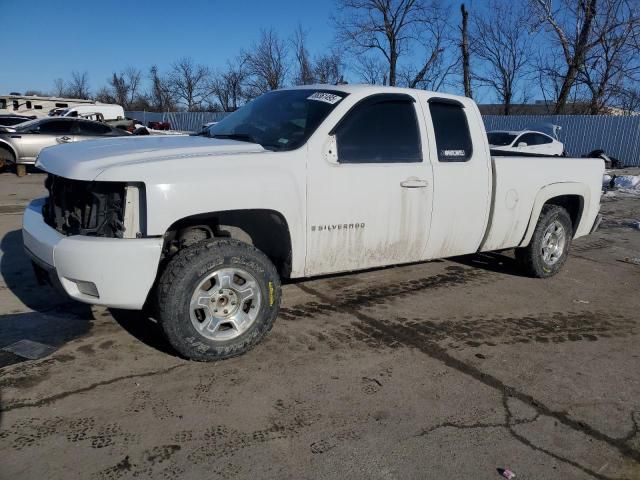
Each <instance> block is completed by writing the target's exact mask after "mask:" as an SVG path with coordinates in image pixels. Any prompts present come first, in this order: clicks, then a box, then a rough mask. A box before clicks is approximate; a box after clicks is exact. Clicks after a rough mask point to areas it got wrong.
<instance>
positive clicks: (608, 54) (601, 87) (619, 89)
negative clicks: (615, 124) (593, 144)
mask: <svg viewBox="0 0 640 480" xmlns="http://www.w3.org/2000/svg"><path fill="white" fill-rule="evenodd" d="M593 28H594V34H595V38H597V40H598V42H597V44H596V45H595V46H594V47H593V48H592V49H591V50H590V51H589V54H588V55H587V57H586V58H585V62H584V65H583V66H582V67H581V68H580V70H579V75H578V80H579V81H580V82H581V83H582V84H584V85H585V87H586V88H587V90H588V92H589V97H590V100H589V113H590V114H591V115H596V114H598V113H601V112H602V111H603V110H604V109H605V106H606V105H607V104H608V103H612V102H613V101H614V99H616V100H617V99H621V98H623V97H628V94H627V90H628V87H627V85H630V84H636V83H637V82H638V80H640V78H639V77H640V75H639V74H640V59H639V58H638V54H639V53H640V50H639V49H638V48H637V46H636V45H635V41H634V36H635V35H638V33H640V16H639V11H638V8H637V6H633V5H631V3H630V2H628V1H627V0H605V1H604V2H603V4H602V5H601V7H600V11H599V12H598V14H597V15H596V18H595V19H594V27H593Z"/></svg>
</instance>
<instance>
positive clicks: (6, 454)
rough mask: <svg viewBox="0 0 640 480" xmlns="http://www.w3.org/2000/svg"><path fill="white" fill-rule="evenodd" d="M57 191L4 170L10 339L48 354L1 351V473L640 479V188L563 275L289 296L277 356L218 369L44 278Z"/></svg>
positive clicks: (362, 282)
mask: <svg viewBox="0 0 640 480" xmlns="http://www.w3.org/2000/svg"><path fill="white" fill-rule="evenodd" d="M637 173H638V171H637V169H636V172H635V174H637ZM43 180H44V176H43V175H42V174H38V173H33V174H31V175H28V176H26V177H23V178H20V179H18V178H17V177H15V176H14V175H12V174H10V173H3V174H0V239H1V243H0V248H1V257H0V269H1V273H2V278H1V279H0V309H1V310H0V348H4V347H8V346H11V345H14V344H15V343H16V342H19V341H21V340H31V341H35V342H39V343H42V344H45V345H47V346H49V347H51V348H50V352H51V353H50V354H49V355H46V356H44V357H43V358H40V359H38V360H26V359H25V358H24V357H21V356H19V355H16V354H14V353H10V352H8V351H3V350H0V365H1V366H2V368H0V395H1V398H0V402H1V403H0V450H1V451H2V452H3V454H2V455H1V456H0V478H3V479H4V478H7V479H18V478H83V479H89V478H95V479H118V478H133V477H135V478H153V479H173V478H176V479H177V478H181V479H182V478H194V479H195V478H198V479H199V478H273V479H276V478H278V479H281V478H335V479H341V478H351V479H360V478H362V479H372V478H380V479H395V478H397V479H404V478H435V477H437V478H497V477H498V469H501V468H509V469H510V470H512V471H514V472H515V473H516V475H517V478H518V479H520V478H522V479H542V478H554V479H556V478H557V479H574V478H575V479H583V478H599V479H614V478H615V479H622V478H628V479H632V478H640V431H639V428H638V425H639V424H640V349H639V348H638V345H639V343H638V333H639V332H640V295H639V286H640V265H638V264H636V263H634V259H637V258H639V257H640V230H639V229H638V228H637V227H635V226H634V223H633V222H634V221H637V220H640V197H637V196H636V197H634V196H630V195H629V196H627V195H623V194H619V195H612V196H608V197H606V198H605V202H604V204H603V207H602V212H603V213H604V214H605V221H604V223H603V226H602V228H601V229H600V230H599V231H598V232H597V233H596V234H594V235H591V236H589V237H585V238H581V239H578V240H576V242H575V243H574V247H573V250H572V253H571V255H570V258H569V261H568V262H567V265H566V266H565V268H564V269H563V271H562V272H561V273H560V274H559V275H557V276H555V277H553V278H551V279H548V280H539V279H531V278H526V277H523V276H521V275H520V274H519V272H518V270H517V269H516V268H515V266H514V262H513V260H512V259H511V257H510V256H509V252H505V254H486V255H475V256H469V257H461V258H453V259H449V260H445V261H434V262H429V263H419V264H412V265H407V266H401V267H395V268H387V269H379V270H372V271H367V272H364V273H358V274H350V275H339V276H330V277H324V278H319V279H313V280H308V281H300V282H293V283H289V284H287V285H285V287H284V302H283V308H282V311H281V314H280V316H279V318H278V321H277V322H276V324H275V326H274V328H273V330H272V332H271V333H270V334H269V336H268V337H267V339H266V340H265V341H264V342H263V343H261V344H260V345H258V346H257V347H256V348H255V349H254V350H252V351H251V352H249V353H248V354H246V355H244V356H241V357H238V358H235V359H231V360H227V361H223V362H218V363H210V364H203V363H195V362H189V361H185V360H182V359H181V358H179V357H177V356H176V355H175V354H174V353H173V352H172V351H171V349H170V347H169V346H168V345H167V343H166V342H165V341H164V339H163V338H162V336H161V335H160V333H159V331H158V328H157V326H156V325H155V324H154V323H153V321H152V320H151V319H147V318H144V317H143V316H142V315H141V314H138V313H137V312H126V311H113V310H108V309H105V308H101V307H89V306H86V305H83V304H79V303H74V302H70V301H68V300H65V299H64V298H62V297H60V296H58V295H57V294H55V293H54V292H53V291H52V290H51V289H50V288H49V287H46V286H39V285H38V284H37V283H36V279H35V277H34V275H33V273H32V271H31V266H30V263H29V261H28V259H27V257H26V256H25V255H24V253H23V251H22V240H21V233H20V222H21V212H22V210H23V208H24V204H25V203H26V202H27V201H28V199H30V198H34V197H36V196H39V195H41V194H42V193H43V192H44V188H43V187H42V182H43Z"/></svg>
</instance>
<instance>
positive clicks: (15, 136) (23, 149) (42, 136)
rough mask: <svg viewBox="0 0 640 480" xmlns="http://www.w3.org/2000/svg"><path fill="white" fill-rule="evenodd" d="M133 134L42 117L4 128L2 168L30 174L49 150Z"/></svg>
mask: <svg viewBox="0 0 640 480" xmlns="http://www.w3.org/2000/svg"><path fill="white" fill-rule="evenodd" d="M122 135H129V133H128V132H125V131H124V130H121V129H119V128H114V127H110V126H109V125H105V124H103V123H99V122H92V121H90V120H82V119H79V118H60V117H53V118H39V119H36V120H31V121H29V122H24V123H21V124H19V125H16V126H14V127H10V128H9V127H6V128H3V129H0V167H1V166H5V165H8V164H15V166H16V171H17V173H18V176H19V177H21V176H24V175H26V173H27V165H33V164H34V163H35V161H36V157H37V156H38V154H39V153H40V151H41V150H42V149H43V148H45V147H50V146H53V145H59V144H63V143H71V142H79V141H81V140H91V139H96V138H101V137H119V136H122Z"/></svg>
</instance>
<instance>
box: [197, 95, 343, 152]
mask: <svg viewBox="0 0 640 480" xmlns="http://www.w3.org/2000/svg"><path fill="white" fill-rule="evenodd" d="M346 96H347V94H346V93H344V92H338V91H333V90H315V89H301V90H278V91H274V92H269V93H265V94H264V95H261V96H260V97H258V98H256V99H255V100H252V101H251V102H249V103H248V104H246V105H245V106H243V107H242V108H240V109H239V110H237V111H235V112H233V113H232V114H231V115H229V116H227V117H225V118H224V119H223V120H222V121H220V122H218V123H217V124H215V125H212V126H211V127H209V130H208V133H207V136H209V137H213V138H231V139H234V140H241V141H245V142H252V143H259V144H260V145H262V146H263V147H264V148H267V149H270V150H294V149H296V148H298V147H300V146H301V145H303V144H304V143H305V142H306V141H307V139H308V138H309V137H310V136H311V134H313V132H314V131H315V130H316V128H318V126H319V125H320V123H322V121H323V120H324V119H325V118H326V117H327V115H329V113H330V112H331V111H332V110H333V109H334V108H335V107H336V105H337V104H338V103H339V102H340V101H341V100H342V99H343V98H344V97H346Z"/></svg>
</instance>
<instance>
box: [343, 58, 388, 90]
mask: <svg viewBox="0 0 640 480" xmlns="http://www.w3.org/2000/svg"><path fill="white" fill-rule="evenodd" d="M352 68H353V69H354V70H355V71H356V73H358V75H359V76H360V79H361V80H362V81H363V82H364V83H370V84H371V85H386V84H387V79H388V77H387V72H388V69H387V67H386V66H385V65H384V64H383V62H381V61H380V60H379V59H378V58H375V57H372V56H369V55H359V56H357V57H356V62H355V64H354V65H352Z"/></svg>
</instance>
